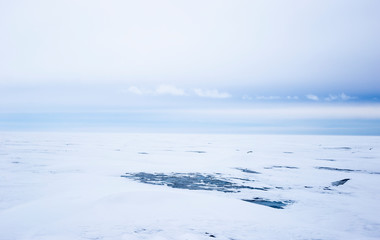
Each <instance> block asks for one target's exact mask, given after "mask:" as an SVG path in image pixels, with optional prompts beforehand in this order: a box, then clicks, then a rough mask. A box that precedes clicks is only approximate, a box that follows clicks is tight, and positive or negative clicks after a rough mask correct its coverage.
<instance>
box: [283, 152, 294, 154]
mask: <svg viewBox="0 0 380 240" xmlns="http://www.w3.org/2000/svg"><path fill="white" fill-rule="evenodd" d="M283 153H286V154H292V153H293V152H283Z"/></svg>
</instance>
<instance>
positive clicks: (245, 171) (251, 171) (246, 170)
mask: <svg viewBox="0 0 380 240" xmlns="http://www.w3.org/2000/svg"><path fill="white" fill-rule="evenodd" d="M235 169H237V170H240V171H242V172H244V173H252V174H261V173H260V172H256V171H253V170H250V169H248V168H235Z"/></svg>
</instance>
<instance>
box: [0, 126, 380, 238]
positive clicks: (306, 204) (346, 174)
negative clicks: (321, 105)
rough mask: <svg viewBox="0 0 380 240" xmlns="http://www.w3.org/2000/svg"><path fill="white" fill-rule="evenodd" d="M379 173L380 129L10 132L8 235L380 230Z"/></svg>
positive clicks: (6, 140) (1, 154)
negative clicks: (338, 132) (365, 132)
mask: <svg viewBox="0 0 380 240" xmlns="http://www.w3.org/2000/svg"><path fill="white" fill-rule="evenodd" d="M378 173H380V137H368V136H284V135H281V136H277V135H270V136H254V135H195V134H194V135H192V134H182V135H181V134H167V135H165V134H124V133H120V134H116V133H47V132H45V133H31V132H13V133H12V132H4V133H1V135H0V239H1V240H11V239H12V240H14V239H22V240H37V239H38V240H45V239H46V240H48V239H49V240H55V239H56V240H61V239H73V240H76V239H115V240H116V239H128V240H129V239H156V240H161V239H188V240H198V239H200V240H201V239H228V240H232V239H234V240H243V239H246V240H248V239H379V238H380V214H379V213H380V206H379V202H380V174H378ZM134 174H135V175H134ZM136 174H140V175H136ZM144 174H145V175H144ZM155 174H156V175H157V174H161V175H159V176H160V177H159V178H157V177H154V176H155ZM122 176H149V177H150V180H149V181H151V182H147V181H145V183H144V181H140V180H141V179H139V178H138V177H135V178H133V177H131V178H126V177H122ZM173 176H176V177H173ZM183 176H185V177H186V181H187V182H186V184H187V185H186V184H185V185H183V184H182V185H180V186H179V187H173V186H178V182H174V183H173V181H178V179H180V177H183ZM192 176H197V177H198V178H197V179H196V180H194V179H193V178H192ZM207 176H210V178H208V177H207ZM157 179H158V181H159V182H154V181H156V180H157ZM168 179H169V180H170V181H172V182H171V183H170V182H169V183H168V182H165V181H167V180H168ZM215 179H222V180H223V181H225V182H230V183H232V186H248V187H243V188H239V189H235V190H236V191H235V190H234V191H223V186H221V185H220V184H223V181H222V180H220V181H219V180H215ZM346 179H349V181H348V180H347V181H344V180H346ZM343 181H344V184H343ZM337 183H341V184H337ZM175 184H177V185H175ZM192 184H196V186H197V187H188V186H192ZM213 184H214V185H213ZM187 187H188V188H189V189H186V188H187ZM213 187H214V188H213ZM218 189H219V190H218ZM221 189H222V190H221ZM229 189H233V187H231V186H229ZM242 200H244V201H242ZM247 200H251V201H247ZM255 201H256V203H258V204H256V203H255ZM265 201H271V202H272V203H278V204H280V203H281V202H282V203H290V204H288V205H284V206H283V205H281V204H280V205H281V206H282V207H283V209H276V208H272V207H268V206H266V205H265V203H267V202H265ZM263 204H264V205H263Z"/></svg>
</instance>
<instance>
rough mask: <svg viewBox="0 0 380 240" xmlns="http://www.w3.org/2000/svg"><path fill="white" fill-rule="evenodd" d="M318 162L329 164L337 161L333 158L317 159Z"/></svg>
mask: <svg viewBox="0 0 380 240" xmlns="http://www.w3.org/2000/svg"><path fill="white" fill-rule="evenodd" d="M317 160H321V161H329V162H335V161H336V160H335V159H331V158H317Z"/></svg>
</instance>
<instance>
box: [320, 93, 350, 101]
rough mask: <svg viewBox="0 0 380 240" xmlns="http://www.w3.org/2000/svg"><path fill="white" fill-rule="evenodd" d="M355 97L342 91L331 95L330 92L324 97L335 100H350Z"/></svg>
mask: <svg viewBox="0 0 380 240" xmlns="http://www.w3.org/2000/svg"><path fill="white" fill-rule="evenodd" d="M356 98H357V97H352V96H348V95H346V94H344V93H341V94H339V95H332V94H330V95H329V96H328V97H327V98H325V100H326V101H335V100H343V101H348V100H351V99H356Z"/></svg>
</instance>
